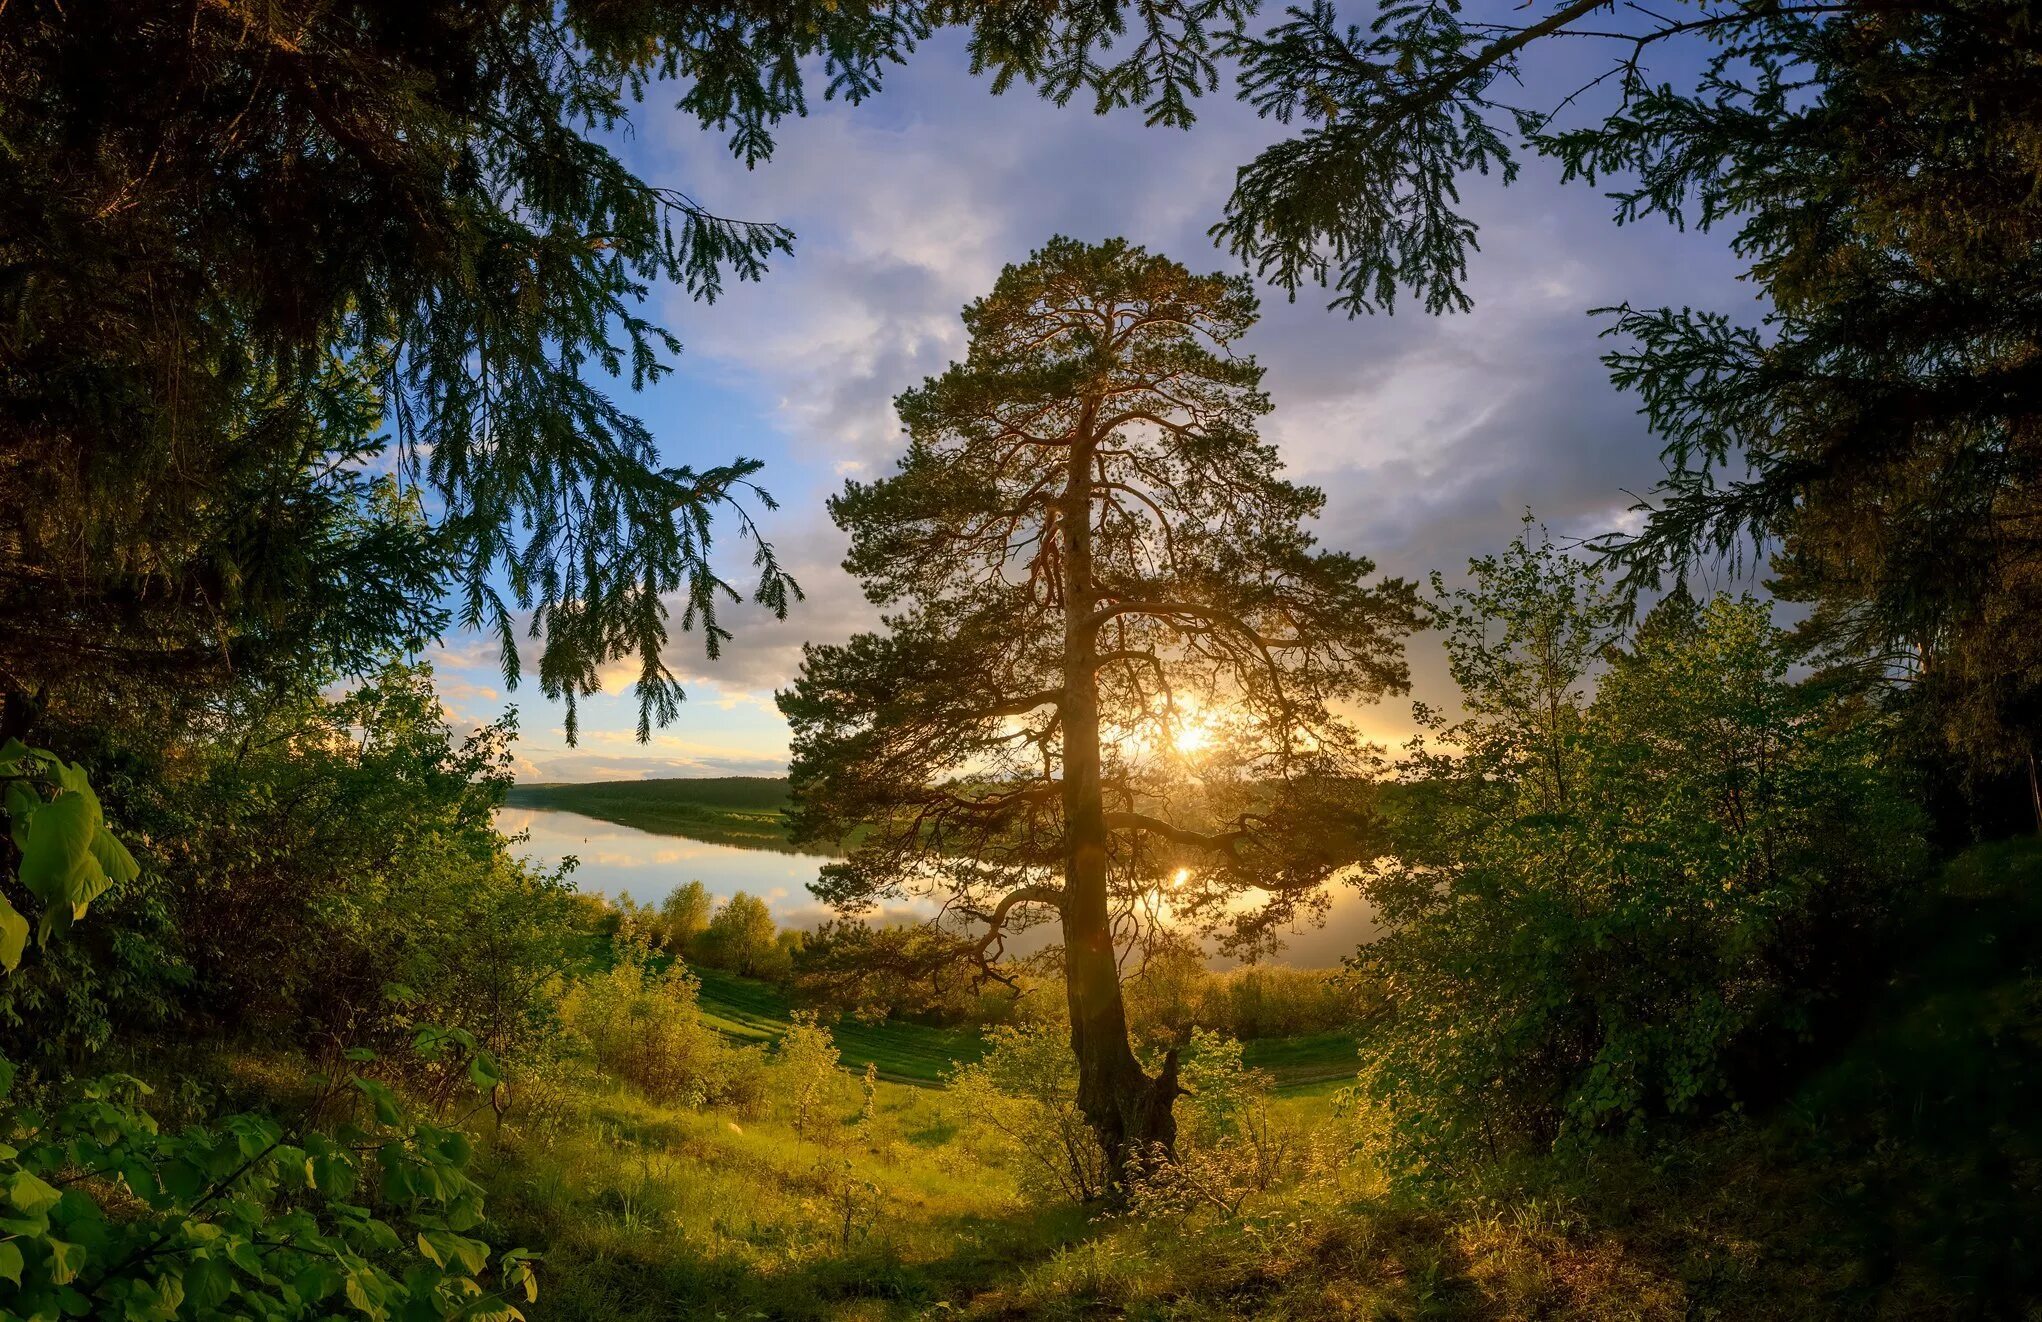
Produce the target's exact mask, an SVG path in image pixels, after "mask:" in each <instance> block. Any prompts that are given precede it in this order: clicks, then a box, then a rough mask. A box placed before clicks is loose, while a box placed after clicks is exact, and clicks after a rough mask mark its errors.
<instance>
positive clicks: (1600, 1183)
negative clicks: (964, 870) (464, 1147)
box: [491, 842, 2042, 1322]
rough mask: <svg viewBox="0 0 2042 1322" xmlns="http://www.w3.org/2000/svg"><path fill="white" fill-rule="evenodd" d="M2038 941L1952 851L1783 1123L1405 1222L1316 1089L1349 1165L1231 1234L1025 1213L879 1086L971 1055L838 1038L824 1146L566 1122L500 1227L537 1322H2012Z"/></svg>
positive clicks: (1174, 1221)
mask: <svg viewBox="0 0 2042 1322" xmlns="http://www.w3.org/2000/svg"><path fill="white" fill-rule="evenodd" d="M2038 943H2042V845H2037V844H2035V843H2033V842H2015V843H2011V844H2003V845H1995V846H1987V847H1983V848H1980V849H1975V850H1973V851H1971V852H1970V853H1968V854H1966V855H1965V856H1963V857H1962V858H1960V859H1958V860H1957V861H1956V862H1955V863H1954V864H1953V865H1952V866H1951V867H1950V868H1949V869H1948V871H1947V873H1946V879H1945V884H1944V886H1943V887H1942V888H1940V890H1939V892H1938V893H1937V894H1935V895H1934V896H1932V897H1929V898H1928V899H1927V900H1926V902H1925V903H1924V904H1923V905H1922V908H1921V912H1920V914H1919V922H1918V923H1916V924H1915V925H1914V926H1913V928H1912V930H1911V935H1910V939H1909V940H1908V941H1907V942H1906V949H1905V950H1903V951H1901V952H1899V954H1898V957H1897V958H1881V957H1878V956H1879V952H1872V951H1868V952H1867V956H1868V958H1867V965H1868V968H1871V967H1882V966H1883V967H1884V969H1885V970H1886V973H1885V976H1883V977H1878V978H1876V979H1874V980H1872V981H1871V982H1870V984H1869V985H1868V986H1867V987H1866V989H1865V994H1864V996H1863V997H1862V998H1861V999H1860V1000H1859V1001H1858V1003H1857V1004H1856V1005H1855V1007H1854V1010H1855V1022H1832V1023H1830V1024H1829V1025H1827V1026H1826V1028H1827V1031H1826V1032H1825V1033H1824V1034H1823V1035H1822V1041H1815V1042H1811V1043H1810V1048H1811V1049H1810V1052H1809V1054H1808V1058H1807V1060H1806V1061H1805V1068H1804V1072H1803V1073H1801V1074H1800V1076H1799V1077H1798V1078H1795V1079H1792V1080H1787V1081H1783V1082H1785V1083H1786V1084H1787V1086H1786V1087H1785V1089H1784V1090H1783V1091H1782V1093H1781V1094H1780V1095H1778V1096H1776V1097H1774V1098H1772V1099H1770V1100H1768V1101H1766V1102H1764V1103H1759V1102H1758V1101H1757V1099H1754V1104H1753V1106H1752V1107H1751V1108H1750V1110H1749V1111H1747V1112H1741V1113H1738V1114H1733V1115H1730V1116H1724V1117H1720V1118H1718V1119H1716V1120H1714V1121H1707V1122H1702V1123H1696V1124H1691V1125H1684V1126H1672V1127H1668V1128H1665V1129H1663V1130H1661V1131H1659V1132H1657V1133H1655V1134H1651V1135H1644V1134H1641V1135H1639V1136H1637V1139H1636V1141H1634V1142H1623V1143H1617V1144H1612V1145H1607V1146H1602V1147H1599V1148H1594V1149H1583V1150H1580V1151H1576V1152H1556V1153H1553V1154H1547V1155H1540V1156H1532V1155H1526V1156H1523V1157H1520V1158H1518V1159H1516V1160H1513V1161H1510V1162H1507V1163H1504V1164H1502V1165H1499V1166H1498V1167H1496V1168H1495V1169H1493V1170H1491V1171H1489V1172H1487V1173H1486V1174H1485V1175H1484V1177H1483V1178H1482V1179H1481V1181H1480V1182H1479V1183H1478V1184H1475V1185H1473V1186H1470V1187H1468V1188H1464V1189H1460V1190H1456V1189H1454V1188H1452V1187H1450V1186H1447V1185H1444V1184H1442V1185H1440V1186H1438V1187H1436V1188H1435V1189H1434V1190H1433V1193H1432V1194H1431V1195H1430V1196H1409V1195H1398V1194H1393V1193H1392V1192H1390V1190H1389V1188H1388V1187H1387V1185H1386V1184H1385V1183H1384V1180H1383V1178H1382V1174H1381V1172H1380V1171H1378V1170H1377V1169H1375V1167H1374V1165H1373V1163H1372V1159H1371V1157H1370V1152H1371V1150H1372V1149H1371V1147H1370V1145H1369V1143H1368V1141H1367V1138H1366V1134H1367V1132H1368V1131H1367V1129H1366V1127H1365V1124H1366V1118H1365V1117H1356V1116H1353V1115H1349V1116H1348V1117H1347V1118H1346V1119H1343V1118H1342V1113H1341V1110H1340V1109H1339V1108H1338V1107H1336V1106H1334V1105H1333V1104H1332V1103H1331V1101H1330V1099H1328V1098H1326V1097H1325V1096H1323V1095H1321V1094H1323V1092H1324V1090H1325V1089H1324V1087H1323V1086H1322V1087H1319V1088H1311V1087H1304V1088H1295V1087H1294V1088H1289V1089H1285V1090H1283V1092H1284V1095H1281V1096H1279V1097H1278V1098H1277V1099H1276V1100H1275V1104H1274V1111H1273V1115H1274V1117H1275V1118H1276V1120H1277V1122H1278V1123H1279V1125H1280V1126H1283V1127H1284V1128H1283V1130H1282V1132H1286V1133H1290V1134H1293V1135H1297V1134H1307V1133H1309V1134H1316V1135H1320V1136H1323V1137H1324V1138H1325V1139H1326V1140H1327V1141H1329V1142H1333V1143H1338V1144H1342V1145H1344V1144H1346V1143H1349V1142H1352V1143H1353V1144H1354V1146H1353V1148H1352V1149H1351V1151H1352V1153H1353V1156H1352V1158H1351V1159H1350V1160H1349V1161H1347V1162H1346V1163H1344V1164H1342V1165H1340V1166H1338V1167H1337V1168H1334V1169H1330V1170H1325V1171H1322V1172H1321V1173H1319V1174H1318V1175H1315V1176H1311V1177H1309V1178H1305V1179H1303V1180H1300V1181H1297V1182H1295V1183H1293V1184H1290V1185H1287V1186H1285V1187H1283V1188H1280V1189H1272V1190H1270V1191H1268V1192H1267V1193H1264V1194H1260V1195H1257V1196H1256V1197H1255V1198H1254V1199H1252V1200H1251V1201H1250V1202H1249V1203H1247V1204H1246V1205H1244V1206H1243V1207H1242V1209H1241V1210H1240V1212H1239V1214H1238V1215H1214V1214H1212V1213H1210V1212H1207V1213H1204V1214H1191V1215H1186V1216H1184V1217H1181V1218H1159V1219H1155V1220H1150V1221H1143V1220H1141V1219H1139V1218H1121V1217H1100V1218H1093V1217H1090V1216H1088V1215H1087V1214H1086V1212H1085V1210H1084V1209H1079V1208H1075V1207H1070V1206H1068V1205H1064V1206H1059V1205H1056V1204H1055V1203H1054V1202H1053V1201H1051V1202H1049V1203H1044V1202H1041V1201H1039V1200H1034V1201H1032V1200H1030V1199H1027V1198H1025V1197H1023V1196H1022V1194H1021V1192H1020V1191H1019V1189H1018V1188H1017V1186H1016V1183H1015V1175H1014V1172H1013V1171H1012V1170H1010V1169H1008V1168H1006V1167H1005V1166H1003V1165H1001V1164H999V1163H989V1162H988V1161H987V1160H986V1159H985V1157H984V1155H983V1154H982V1153H981V1151H980V1150H979V1148H978V1147H976V1146H975V1145H974V1144H973V1142H972V1141H970V1139H969V1127H968V1124H967V1118H966V1117H964V1116H962V1115H960V1114H959V1113H958V1112H957V1110H956V1109H955V1106H954V1104H953V1103H952V1102H951V1100H950V1099H951V1098H952V1097H953V1096H954V1094H952V1093H950V1092H948V1091H946V1090H943V1089H941V1088H929V1087H926V1086H924V1087H910V1086H903V1084H905V1083H907V1082H910V1081H922V1082H926V1080H927V1078H928V1075H929V1071H928V1065H929V1063H930V1062H932V1061H933V1060H935V1059H936V1058H937V1057H938V1056H941V1055H943V1054H944V1053H945V1052H947V1051H951V1050H956V1049H959V1048H960V1047H962V1046H963V1045H964V1042H965V1039H966V1037H967V1036H968V1035H957V1036H956V1037H953V1038H951V1039H949V1040H947V1041H945V1040H942V1039H941V1037H940V1034H941V1031H942V1030H933V1029H924V1028H916V1027H914V1026H911V1025H908V1026H904V1025H885V1026H879V1027H867V1028H864V1029H855V1028H853V1027H852V1026H850V1025H840V1026H839V1027H838V1029H837V1039H838V1043H839V1045H840V1046H841V1047H842V1049H843V1052H844V1064H845V1066H846V1067H847V1068H848V1069H849V1070H850V1071H852V1072H853V1073H855V1072H856V1071H857V1070H858V1069H860V1068H861V1067H862V1064H863V1062H864V1061H865V1060H867V1059H873V1060H877V1061H879V1062H880V1068H881V1071H882V1080H885V1081H883V1082H882V1083H881V1084H880V1085H879V1087H878V1089H877V1094H876V1106H875V1108H874V1118H873V1119H872V1120H870V1121H865V1120H861V1119H860V1118H859V1102H858V1097H857V1093H856V1088H855V1086H854V1085H853V1084H852V1083H851V1082H850V1081H848V1080H847V1081H846V1082H845V1085H844V1087H843V1089H842V1090H841V1091H840V1092H839V1093H837V1094H835V1095H834V1097H833V1103H832V1104H833V1106H834V1107H835V1108H836V1113H837V1114H838V1115H839V1116H841V1118H842V1119H841V1123H840V1124H833V1125H832V1126H831V1127H830V1128H829V1129H828V1131H827V1132H826V1133H823V1134H817V1133H813V1132H811V1133H810V1134H807V1135H803V1134H800V1133H797V1132H796V1131H795V1130H794V1129H792V1128H791V1127H790V1125H789V1123H788V1121H787V1118H786V1111H785V1107H784V1104H781V1105H779V1106H778V1107H777V1109H773V1110H771V1111H769V1112H768V1113H766V1114H762V1115H755V1116H732V1115H731V1114H728V1113H724V1112H716V1111H704V1110H697V1109H689V1108H674V1107H662V1106H658V1105H655V1104H652V1103H649V1102H647V1101H645V1100H643V1099H641V1098H638V1097H636V1096H634V1095H632V1094H630V1093H629V1092H628V1091H625V1090H604V1091H598V1092H594V1093H590V1094H584V1095H577V1096H575V1097H574V1098H573V1100H572V1103H571V1106H570V1107H569V1108H568V1112H569V1114H565V1115H563V1117H562V1119H561V1120H560V1121H559V1124H560V1128H559V1129H558V1131H557V1132H556V1133H555V1135H554V1137H553V1138H552V1140H551V1142H550V1144H549V1145H540V1144H536V1143H524V1144H518V1143H508V1144H504V1145H500V1146H498V1147H497V1148H495V1149H494V1151H493V1152H492V1157H491V1160H492V1162H494V1163H495V1164H496V1167H497V1169H498V1170H499V1171H500V1172H501V1175H502V1176H503V1177H504V1178H501V1179H499V1180H498V1181H497V1182H496V1185H495V1187H496V1188H497V1189H498V1190H500V1191H501V1192H498V1193H493V1194H492V1199H493V1202H492V1207H493V1208H494V1209H496V1213H497V1215H499V1216H501V1217H502V1218H503V1224H504V1226H505V1228H506V1230H507V1232H508V1233H509V1234H511V1235H512V1236H513V1237H514V1238H518V1239H520V1240H532V1241H537V1240H541V1239H543V1240H544V1241H545V1242H547V1243H548V1244H549V1245H550V1251H549V1256H548V1262H547V1270H548V1273H549V1274H548V1276H547V1284H546V1290H547V1293H546V1294H545V1295H543V1296H542V1298H541V1301H540V1303H539V1304H538V1305H537V1306H536V1307H534V1308H533V1309H532V1310H530V1315H531V1316H532V1317H534V1318H535V1319H540V1318H555V1319H562V1320H563V1322H564V1320H566V1319H580V1318H589V1317H607V1318H619V1319H634V1318H644V1319H651V1318H656V1317H657V1318H664V1317H673V1316H705V1317H706V1316H735V1317H743V1316H762V1317H787V1318H808V1319H832V1320H836V1319H844V1320H847V1322H848V1320H857V1322H864V1320H867V1319H874V1320H876V1319H899V1320H900V1322H907V1320H908V1319H913V1318H927V1317H933V1316H944V1317H973V1318H982V1319H1020V1318H1040V1317H1055V1318H1080V1317H1101V1318H1116V1317H1138V1318H1156V1319H1160V1318H1182V1319H1221V1318H1266V1319H1307V1318H1336V1317H1337V1318H1350V1317H1382V1318H1389V1317H1398V1318H1418V1317H1427V1318H1444V1319H1469V1320H1471V1322H1472V1320H1475V1319H1483V1320H1486V1319H1506V1318H1508V1319H1517V1318H1532V1317H1567V1318H1592V1319H1607V1320H1608V1322H1617V1320H1619V1319H1623V1320H1626V1322H1628V1320H1630V1319H1641V1318H1649V1319H1666V1320H1667V1322H1673V1319H1682V1318H1696V1317H1703V1318H1708V1317H1713V1318H1758V1319H1782V1320H1785V1319H1794V1320H1795V1322H1799V1320H1800V1319H1807V1318H1833V1317H1868V1318H1870V1317H1882V1318H1883V1317H1891V1318H1910V1319H1912V1318H1957V1317H2001V1316H2006V1317H2015V1316H2024V1315H2026V1316H2032V1313H2030V1312H2026V1311H2025V1306H2026V1305H2027V1303H2029V1302H2030V1301H2032V1299H2033V1298H2034V1297H2035V1293H2036V1290H2037V1287H2038V1284H2042V1282H2038V1278H2037V1269H2036V1266H2035V1258H2034V1254H2033V1252H2032V1234H2033V1227H2034V1226H2035V1225H2036V1224H2037V1216H2038V1214H2042V1195H2038V1188H2042V1181H2038V1179H2037V1176H2038V1173H2042V1127H2038V1121H2037V1116H2038V1115H2042V1110H2038V1108H2037V1106H2036V1102H2037V1099H2038V1092H2037V1089H2038V1083H2042V980H2038V968H2037V965H2036V961H2035V957H2034V952H2035V951H2036V950H2037V949H2038V948H2042V945H2038ZM701 1004H702V1008H703V1010H704V1013H705V1016H706V1017H708V1018H709V1019H710V1020H711V1022H713V1023H716V1024H717V1025H718V1026H719V1027H721V1028H723V1029H724V1031H726V1032H728V1033H731V1034H733V1035H735V1036H741V1037H747V1038H751V1039H754V1040H763V1039H767V1038H771V1037H774V1036H777V1034H778V1033H779V1031H781V1030H782V1029H783V1028H784V1026H785V1022H786V1021H785V1011H786V1007H785V1003H784V1001H783V1000H781V999H780V998H779V997H778V995H777V993H775V992H774V991H773V990H772V989H771V988H768V987H766V986H764V985H763V984H759V983H753V982H749V981H747V980H743V979H736V978H732V977H729V976H728V975H722V974H718V973H716V972H714V971H708V972H706V973H705V975H704V977H703V985H702V993H701ZM1824 1042H1826V1043H1827V1045H1824ZM1249 1045H1250V1048H1251V1050H1250V1052H1249V1055H1250V1057H1251V1058H1255V1057H1260V1060H1259V1061H1258V1062H1257V1063H1261V1064H1263V1065H1265V1066H1269V1065H1272V1064H1275V1065H1277V1067H1278V1068H1279V1069H1281V1068H1282V1063H1283V1062H1286V1061H1287V1062H1288V1063H1290V1064H1292V1065H1300V1064H1302V1063H1303V1062H1305V1061H1306V1060H1308V1059H1311V1060H1314V1062H1315V1068H1322V1069H1333V1068H1336V1067H1337V1068H1338V1069H1339V1070H1340V1072H1341V1074H1340V1077H1350V1076H1349V1075H1348V1074H1347V1071H1350V1070H1351V1069H1352V1068H1353V1064H1352V1060H1353V1057H1352V1047H1351V1045H1350V1046H1348V1047H1347V1048H1346V1050H1345V1051H1344V1052H1335V1051H1334V1050H1332V1049H1331V1047H1330V1046H1329V1044H1327V1043H1324V1042H1319V1041H1317V1040H1295V1039H1294V1040H1290V1041H1288V1042H1268V1043H1260V1044H1249ZM1336 1055H1340V1056H1343V1059H1341V1060H1339V1061H1338V1062H1336V1061H1335V1056H1336ZM895 1079H898V1080H900V1082H893V1081H892V1080H895ZM570 1115H571V1118H569V1116H570ZM1357 1120H1359V1121H1361V1122H1362V1123H1361V1126H1360V1127H1355V1122H1356V1121H1357Z"/></svg>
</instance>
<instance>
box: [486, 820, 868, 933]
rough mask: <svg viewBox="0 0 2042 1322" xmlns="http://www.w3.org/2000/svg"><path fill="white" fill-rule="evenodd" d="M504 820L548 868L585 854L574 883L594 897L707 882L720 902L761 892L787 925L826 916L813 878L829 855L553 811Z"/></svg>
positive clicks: (648, 894)
mask: <svg viewBox="0 0 2042 1322" xmlns="http://www.w3.org/2000/svg"><path fill="white" fill-rule="evenodd" d="M496 824H497V828H498V829H499V830H501V831H503V832H504V834H506V835H512V836H515V835H517V834H519V833H520V832H523V833H526V834H527V836H528V838H527V839H526V840H525V841H524V843H522V844H520V845H518V846H516V852H517V853H519V854H522V855H523V856H524V857H526V858H529V859H531V860H532V861H533V862H534V863H537V864H539V865H540V866H542V867H553V866H554V865H556V864H558V863H559V862H560V860H562V859H563V858H566V857H568V856H570V855H572V856H573V857H575V858H577V859H579V860H580V866H579V867H577V868H576V869H575V870H574V882H575V884H576V885H577V886H579V887H580V888H581V889H582V890H583V891H585V892H588V893H591V894H593V893H595V892H597V891H601V892H602V893H603V894H605V895H608V896H611V897H613V898H614V897H617V896H622V895H629V896H630V897H631V898H632V899H634V900H636V901H638V902H639V903H640V904H658V903H659V902H660V901H661V900H663V899H665V898H666V896H667V892H669V891H671V890H673V889H674V888H675V887H676V886H684V885H686V884H687V883H688V882H691V881H699V882H701V883H702V884H703V885H704V886H706V887H708V888H709V891H710V893H711V894H713V895H715V896H716V897H717V898H718V899H724V898H726V897H728V896H730V895H733V894H735V893H736V892H738V891H746V892H749V893H750V894H752V895H756V896H758V897H759V898H760V899H762V900H764V901H765V902H766V903H767V905H768V906H770V907H771V908H772V910H773V916H774V918H775V919H777V920H778V921H779V922H780V923H781V924H782V925H783V926H784V925H786V924H789V923H792V924H794V925H795V926H798V927H809V926H812V925H814V924H815V923H816V922H817V921H818V920H819V919H821V918H822V917H823V916H824V912H823V906H822V905H820V904H818V903H816V900H815V897H814V896H813V895H811V894H809V893H808V883H809V882H811V881H814V880H815V878H816V874H817V872H819V871H820V870H821V868H822V865H823V864H825V863H827V862H829V860H828V859H826V858H821V857H818V856H816V855H813V854H782V853H777V852H775V851H772V850H767V849H739V848H737V847H736V846H734V845H714V844H710V843H708V842H707V841H703V840H690V839H688V838H687V837H686V836H678V835H654V834H652V833H651V832H650V831H641V830H638V829H637V828H636V827H631V826H619V825H617V824H616V823H615V822H605V821H602V820H601V819H599V818H595V817H583V816H582V815H580V814H579V813H571V812H556V811H553V810H550V809H547V810H536V809H531V808H503V809H500V810H498V812H497V814H496Z"/></svg>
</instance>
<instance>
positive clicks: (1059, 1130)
mask: <svg viewBox="0 0 2042 1322" xmlns="http://www.w3.org/2000/svg"><path fill="white" fill-rule="evenodd" d="M1069 1032H1070V1029H1069V1027H1068V1026H1067V1025H1063V1024H1057V1023H1037V1024H1003V1025H1000V1026H998V1027H996V1028H994V1029H992V1030H991V1031H990V1032H988V1033H987V1034H986V1053H985V1055H984V1056H982V1057H981V1058H980V1059H978V1060H976V1061H974V1062H972V1063H971V1064H969V1065H962V1066H959V1067H958V1068H957V1070H956V1071H955V1072H954V1073H952V1075H951V1076H950V1088H951V1092H952V1094H953V1095H954V1096H955V1097H956V1098H957V1102H958V1105H959V1107H960V1108H961V1109H962V1112H963V1114H964V1115H965V1116H966V1117H967V1118H968V1122H969V1123H970V1125H971V1126H972V1128H973V1129H974V1130H976V1131H977V1132H978V1133H979V1134H980V1136H981V1138H982V1140H983V1141H984V1142H985V1143H986V1144H987V1146H988V1148H989V1150H990V1152H991V1153H992V1155H993V1158H994V1159H995V1160H997V1161H1000V1162H1003V1163H1005V1164H1007V1165H1008V1166H1009V1167H1010V1168H1011V1169H1012V1170H1013V1171H1014V1174H1015V1177H1016V1178H1017V1179H1018V1180H1019V1181H1020V1183H1021V1187H1022V1189H1023V1190H1024V1191H1025V1192H1027V1193H1028V1194H1029V1196H1030V1197H1033V1198H1038V1199H1045V1198H1047V1199H1064V1200H1067V1201H1070V1202H1075V1203H1090V1202H1093V1201H1095V1200H1097V1199H1098V1198H1100V1197H1102V1196H1104V1194H1105V1193H1106V1183H1107V1182H1106V1154H1105V1152H1104V1150H1102V1149H1101V1148H1100V1146H1099V1140H1098V1138H1097V1136H1096V1135H1094V1134H1093V1132H1092V1128H1091V1126H1090V1125H1089V1124H1088V1123H1087V1122H1086V1119H1085V1116H1084V1113H1083V1112H1081V1111H1080V1110H1079V1109H1078V1071H1077V1065H1076V1062H1075V1061H1073V1060H1072V1059H1071V1049H1070V1041H1069Z"/></svg>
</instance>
